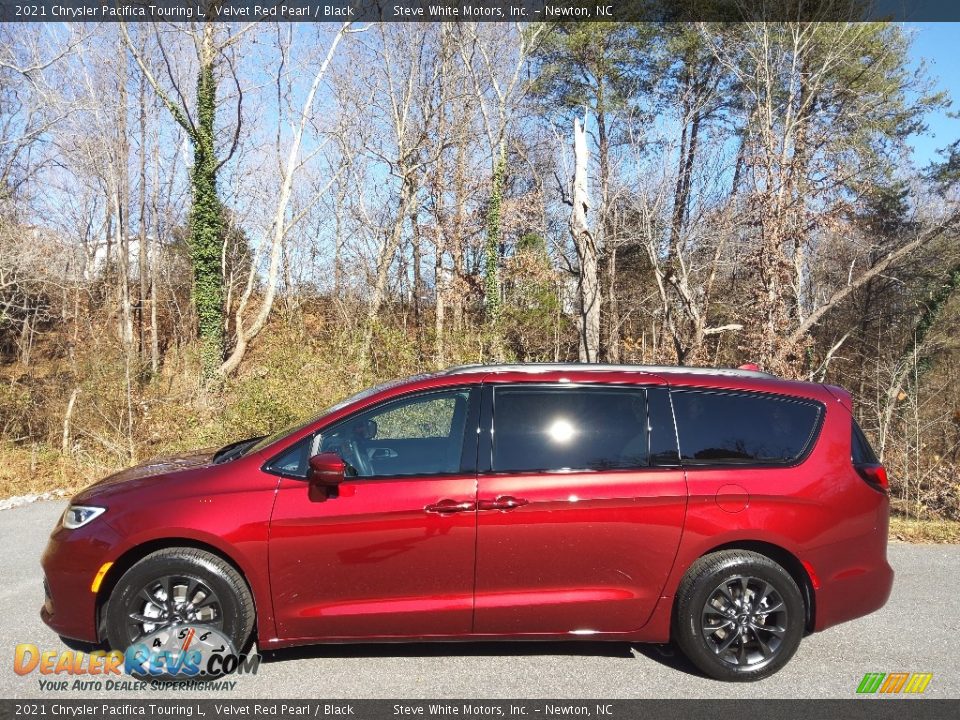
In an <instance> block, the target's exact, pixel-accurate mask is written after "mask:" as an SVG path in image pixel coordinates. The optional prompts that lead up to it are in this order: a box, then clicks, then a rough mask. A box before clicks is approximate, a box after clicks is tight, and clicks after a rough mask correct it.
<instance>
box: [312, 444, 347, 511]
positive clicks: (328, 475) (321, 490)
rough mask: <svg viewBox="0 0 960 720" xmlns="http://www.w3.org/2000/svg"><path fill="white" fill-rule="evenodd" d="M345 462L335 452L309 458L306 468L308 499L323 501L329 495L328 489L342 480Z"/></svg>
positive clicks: (345, 466)
mask: <svg viewBox="0 0 960 720" xmlns="http://www.w3.org/2000/svg"><path fill="white" fill-rule="evenodd" d="M346 472H347V464H346V463H345V462H344V461H343V458H341V457H340V456H339V455H338V454H337V453H335V452H325V453H320V454H319V455H314V456H313V457H312V458H310V469H309V470H307V484H308V486H309V494H310V500H312V501H313V502H323V501H324V500H326V499H327V498H328V497H329V491H330V490H331V489H334V488H336V487H337V485H339V484H340V483H342V482H343V478H344V476H345V475H346Z"/></svg>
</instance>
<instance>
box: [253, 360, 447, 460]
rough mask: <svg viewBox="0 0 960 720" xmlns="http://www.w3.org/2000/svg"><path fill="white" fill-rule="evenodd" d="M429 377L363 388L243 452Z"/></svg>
mask: <svg viewBox="0 0 960 720" xmlns="http://www.w3.org/2000/svg"><path fill="white" fill-rule="evenodd" d="M427 377H429V375H426V374H424V375H414V376H413V377H406V378H398V379H396V380H390V381H389V382H385V383H381V384H380V385H375V386H374V387H371V388H367V389H366V390H361V391H360V392H358V393H356V394H355V395H351V396H350V397H348V398H345V399H343V400H341V401H340V402H338V403H337V404H336V405H331V406H330V407H328V408H327V409H326V410H321V411H320V412H319V413H317V414H316V415H313V416H312V417H310V418H308V419H306V420H301V421H299V422H296V423H294V424H293V425H289V426H288V427H285V428H283V429H282V430H278V431H277V432H275V433H273V434H272V435H267V436H265V437H263V438H261V439H260V440H259V442H256V443H254V444H253V445H251V446H250V447H249V448H246V449H245V450H244V452H243V454H244V455H246V454H248V453H255V452H259V451H260V450H263V449H264V448H265V447H267V446H268V445H272V444H273V443H275V442H276V441H277V440H280V439H281V438H284V437H286V436H287V435H292V434H293V433H295V432H298V431H299V430H302V429H303V428H305V427H307V426H308V425H313V424H314V423H315V422H317V421H318V420H320V419H322V418H324V417H326V416H327V415H331V414H333V413H335V412H337V411H338V410H342V409H343V408H345V407H346V406H347V405H352V404H353V403H355V402H359V401H360V400H363V399H365V398H368V397H370V396H372V395H376V394H377V393H378V392H381V391H383V390H387V389H388V388H392V387H396V386H397V385H400V384H401V383H408V382H415V381H417V380H423V379H424V378H427Z"/></svg>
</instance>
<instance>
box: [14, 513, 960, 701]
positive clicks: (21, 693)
mask: <svg viewBox="0 0 960 720" xmlns="http://www.w3.org/2000/svg"><path fill="white" fill-rule="evenodd" d="M63 507H64V504H63V503H62V502H56V501H54V502H50V501H47V502H37V503H33V504H30V505H24V506H21V507H18V508H14V509H10V510H3V511H0V552H2V556H3V561H2V565H0V567H2V574H0V697H4V698H17V699H20V698H30V697H47V698H50V697H58V698H60V699H64V700H66V699H77V698H81V697H89V698H92V697H111V698H118V699H130V698H133V697H144V698H160V697H180V698H183V697H212V696H217V695H219V696H220V697H225V698H229V697H233V698H295V697H313V698H353V699H358V698H477V699H495V698H505V699H507V698H538V697H543V698H550V697H555V698H579V697H582V698H611V699H612V698H642V697H660V698H664V697H680V698H714V697H729V698H752V697H756V698H791V697H803V698H808V697H823V698H850V697H853V696H854V695H855V693H854V691H855V689H856V686H857V684H858V683H859V681H860V679H861V678H862V677H863V675H864V673H866V672H898V671H905V672H932V673H933V674H934V677H933V680H932V681H931V683H930V685H929V686H928V688H927V691H926V696H927V697H951V698H960V642H958V638H960V632H958V631H960V601H958V592H960V546H956V545H954V546H921V545H910V544H906V543H894V544H892V545H891V547H890V557H891V563H892V564H893V566H894V569H895V570H896V573H897V580H896V585H895V586H894V590H893V596H892V598H891V599H890V602H889V603H888V604H887V606H886V607H885V608H883V610H881V611H880V612H877V613H874V614H873V615H870V616H869V617H866V618H862V619H860V620H856V621H854V622H850V623H847V624H845V625H841V626H839V627H835V628H831V629H830V630H827V631H825V632H822V633H817V634H815V635H811V636H810V637H807V638H806V639H805V640H804V641H803V643H802V645H801V646H800V650H799V651H798V653H797V654H796V655H795V656H794V658H793V660H792V661H791V662H790V663H789V664H788V665H787V667H786V668H785V669H783V670H781V671H780V672H779V673H778V674H777V675H775V676H774V677H772V678H769V679H767V680H764V681H761V682H759V683H753V684H749V685H742V684H725V683H719V682H716V681H713V680H709V679H707V678H704V677H702V676H700V675H699V674H697V672H696V671H695V670H694V669H693V667H692V666H691V665H690V664H689V663H687V662H686V661H685V660H684V659H683V658H682V656H680V655H678V654H674V653H673V652H672V651H671V649H670V648H669V647H659V646H652V645H651V646H640V645H637V646H631V645H627V644H624V643H598V642H567V643H499V642H498V643H489V642H488V643H470V644H468V643H434V644H410V645H400V644H390V645H327V646H318V647H313V648H306V649H297V650H292V651H283V652H279V653H273V654H271V655H269V656H267V658H266V661H265V662H264V663H263V664H262V665H261V667H260V670H259V672H258V674H257V675H256V676H247V677H234V678H233V679H235V680H236V682H237V685H236V687H235V688H234V689H233V690H232V691H223V692H220V693H210V692H209V691H208V692H205V693H200V692H187V693H184V692H183V691H172V692H164V691H157V690H146V691H142V692H140V693H131V692H120V693H118V692H106V691H102V692H100V693H97V692H84V693H78V692H70V691H67V692H59V693H51V692H49V691H41V689H40V686H39V682H38V679H39V678H40V677H41V676H39V675H38V674H37V673H36V672H34V673H33V674H30V675H27V676H18V675H16V674H15V673H14V672H13V651H14V647H15V646H16V645H17V644H18V643H23V642H31V643H35V644H37V645H38V646H39V647H40V648H41V650H42V649H65V646H64V645H63V644H62V642H61V641H60V639H59V638H58V637H57V636H56V635H55V634H54V633H53V632H52V631H50V630H48V629H47V628H46V627H45V626H44V625H43V623H41V622H40V618H39V609H40V606H41V604H42V602H43V591H42V588H41V571H40V565H39V558H40V554H41V552H42V551H43V547H44V545H45V544H46V541H47V535H48V533H49V531H50V530H51V529H52V528H53V526H54V524H55V523H56V521H57V518H58V517H59V515H60V513H61V512H62V510H63Z"/></svg>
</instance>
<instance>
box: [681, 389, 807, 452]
mask: <svg viewBox="0 0 960 720" xmlns="http://www.w3.org/2000/svg"><path fill="white" fill-rule="evenodd" d="M671 395H672V399H673V410H674V413H675V415H676V419H677V434H678V435H679V438H680V453H681V455H682V457H683V460H684V461H686V462H691V463H699V464H712V463H751V462H759V463H784V462H790V461H792V460H796V459H797V458H798V457H800V456H801V455H802V454H803V453H804V451H805V450H806V448H807V446H808V445H809V444H810V441H811V440H812V437H813V433H814V430H815V429H816V427H817V420H818V418H819V415H820V406H819V405H818V404H816V403H811V402H805V401H798V400H791V399H788V398H779V397H774V396H768V395H754V394H734V393H721V392H705V391H689V390H679V391H674V392H672V393H671Z"/></svg>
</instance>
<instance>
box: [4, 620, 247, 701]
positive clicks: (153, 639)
mask: <svg viewBox="0 0 960 720" xmlns="http://www.w3.org/2000/svg"><path fill="white" fill-rule="evenodd" d="M259 666H260V656H259V655H257V654H252V655H244V654H240V653H237V652H236V650H235V648H234V647H233V645H232V643H231V642H230V640H229V639H228V638H226V637H225V636H224V635H223V633H221V632H220V631H219V630H217V629H216V628H213V627H210V626H206V625H176V626H174V627H170V628H165V629H161V630H158V631H156V632H153V633H150V634H148V635H145V636H144V637H142V638H140V639H139V640H138V641H137V642H135V643H134V644H132V645H130V647H128V648H127V649H126V651H124V652H120V651H119V650H111V651H102V650H101V651H95V652H91V653H83V652H78V651H69V650H68V651H63V652H61V651H57V650H46V651H41V650H40V649H39V648H38V647H37V646H36V645H34V644H31V643H22V644H20V645H17V647H16V650H15V652H14V658H13V670H14V672H15V673H17V674H18V675H28V674H31V673H33V672H37V673H39V674H40V675H42V676H46V677H42V678H41V679H40V680H39V682H40V689H41V690H46V691H64V690H84V691H89V690H143V689H166V688H169V687H174V686H175V687H181V688H182V687H183V684H184V683H188V684H196V685H202V686H203V687H204V688H206V689H211V690H213V689H217V690H232V689H233V688H234V687H235V686H236V684H237V683H236V681H235V680H226V679H219V678H222V676H224V675H230V674H232V673H233V674H237V675H244V674H247V675H256V673H257V669H258V668H259ZM124 674H126V675H129V676H131V677H132V678H134V679H121V678H122V676H123V675H124ZM49 676H57V677H56V678H52V677H49ZM62 676H72V677H73V679H72V680H70V679H60V677H62ZM78 676H85V677H78ZM118 676H119V677H118Z"/></svg>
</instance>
